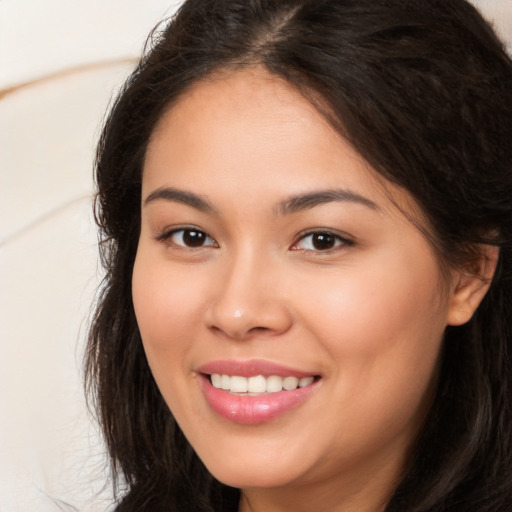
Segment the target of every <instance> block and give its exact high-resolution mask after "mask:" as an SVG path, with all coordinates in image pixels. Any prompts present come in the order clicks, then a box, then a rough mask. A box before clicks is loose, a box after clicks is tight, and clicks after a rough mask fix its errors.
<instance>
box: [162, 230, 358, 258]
mask: <svg viewBox="0 0 512 512" xmlns="http://www.w3.org/2000/svg"><path fill="white" fill-rule="evenodd" d="M178 233H182V235H181V237H182V242H183V243H177V242H176V241H174V240H173V237H174V236H176V235H177V234H178ZM187 233H188V234H190V235H192V236H194V235H193V234H195V235H196V236H197V235H198V238H197V240H198V241H199V242H201V241H210V242H211V243H208V244H200V245H195V246H194V245H193V244H192V245H187V244H186V243H185V242H184V241H183V237H184V236H186V234H187ZM315 236H317V237H319V239H317V242H318V241H320V243H323V242H327V243H328V244H329V243H331V242H332V243H334V245H333V246H332V247H327V248H318V247H316V248H315V247H314V244H315V241H314V240H313V239H312V241H311V244H310V245H311V246H313V247H307V248H301V247H298V246H299V244H300V243H301V242H303V241H305V240H307V239H308V238H313V237H315ZM322 237H325V239H324V240H323V241H322ZM155 240H157V241H158V242H163V243H166V244H167V245H173V246H176V247H178V248H184V249H202V248H204V247H214V248H218V247H219V244H218V243H217V242H216V241H215V240H214V239H213V238H211V237H210V236H209V235H208V233H206V232H205V231H203V230H201V229H198V228H195V227H182V228H177V229H172V230H170V231H165V232H163V233H162V234H161V235H158V236H157V237H156V238H155ZM353 245H354V242H353V241H352V240H350V239H348V238H346V237H344V236H341V235H340V234H337V233H335V232H333V231H329V230H321V229H320V230H316V231H308V232H306V233H302V234H301V235H299V237H298V238H297V240H296V241H295V242H293V244H292V246H291V248H290V250H293V251H308V252H317V253H330V252H334V251H336V250H339V249H341V248H344V247H351V246H353Z"/></svg>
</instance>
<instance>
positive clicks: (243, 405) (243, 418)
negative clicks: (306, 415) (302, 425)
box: [198, 361, 318, 425]
mask: <svg viewBox="0 0 512 512" xmlns="http://www.w3.org/2000/svg"><path fill="white" fill-rule="evenodd" d="M198 372H199V373H200V374H202V375H200V378H199V380H200V383H201V387H202V391H203V393H204V396H205V398H206V401H207V402H208V404H209V405H210V407H211V408H212V409H213V411H215V412H216V413H217V414H218V415H219V416H221V417H223V418H225V419H227V420H229V421H232V422H234V423H239V424H244V425H251V424H258V423H264V422H267V421H270V420H273V419H274V418H277V417H278V416H282V415H284V414H285V413H287V412H288V411H290V410H291V409H294V408H295V407H297V406H299V405H301V404H302V403H304V402H305V401H306V400H307V399H308V398H309V396H310V395H311V394H312V393H313V392H314V391H315V390H316V389H317V387H318V381H316V382H313V384H311V385H309V386H306V387H304V388H297V389H295V390H293V391H280V392H278V393H269V394H265V395H259V396H246V395H236V394H231V393H229V392H228V391H224V390H222V389H217V388H214V387H213V386H212V384H211V382H210V378H209V375H211V374H212V373H219V374H225V375H240V376H242V377H250V376H253V375H264V376H270V375H278V376H281V377H286V376H294V377H298V378H300V377H309V376H311V375H312V374H311V373H305V372H302V371H298V370H294V369H291V368H287V367H284V366H281V365H276V364H274V363H270V362H266V361H247V362H239V361H215V362H212V363H208V364H206V365H204V366H201V367H200V368H199V369H198Z"/></svg>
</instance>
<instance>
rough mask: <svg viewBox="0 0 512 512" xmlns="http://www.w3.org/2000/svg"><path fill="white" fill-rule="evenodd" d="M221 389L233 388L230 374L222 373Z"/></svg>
mask: <svg viewBox="0 0 512 512" xmlns="http://www.w3.org/2000/svg"><path fill="white" fill-rule="evenodd" d="M220 387H221V389H225V390H226V391H229V390H230V389H231V377H230V376H229V375H222V376H221V379H220Z"/></svg>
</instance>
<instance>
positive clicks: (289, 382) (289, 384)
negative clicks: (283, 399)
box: [283, 377, 299, 391]
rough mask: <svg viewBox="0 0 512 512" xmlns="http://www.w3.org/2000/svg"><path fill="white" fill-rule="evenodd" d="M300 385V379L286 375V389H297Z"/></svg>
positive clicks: (284, 382) (284, 380) (284, 384)
mask: <svg viewBox="0 0 512 512" xmlns="http://www.w3.org/2000/svg"><path fill="white" fill-rule="evenodd" d="M298 385H299V379H298V378H297V377H286V378H284V379H283V388H284V389H286V391H292V390H293V389H297V386H298Z"/></svg>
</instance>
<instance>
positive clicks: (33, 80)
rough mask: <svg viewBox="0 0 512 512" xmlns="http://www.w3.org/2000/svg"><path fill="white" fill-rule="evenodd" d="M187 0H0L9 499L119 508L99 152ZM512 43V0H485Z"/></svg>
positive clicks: (3, 447)
mask: <svg viewBox="0 0 512 512" xmlns="http://www.w3.org/2000/svg"><path fill="white" fill-rule="evenodd" d="M179 3H180V2H179V1H178V0H175V1H172V0H165V1H163V0H151V1H143V0H109V1H108V2H105V1H100V0H92V1H91V0H89V1H87V2H85V1H83V0H82V1H80V0H45V1H41V0H0V155H1V158H0V512H34V511H37V512H47V511H48V512H50V511H58V510H78V511H80V512H100V511H101V512H104V511H106V510H111V509H112V504H111V501H112V492H111V489H110V482H109V479H108V468H107V467H106V459H105V456H104V447H103V445H102V443H101V438H100V436H99V433H98V428H97V426H96V424H95V422H94V419H93V418H92V417H91V415H90V414H89V412H88V411H87V408H86V404H85V399H84V393H83V390H82V357H83V346H84V340H85V335H86V331H87V325H88V321H89V316H90V309H91V304H92V303H93V300H94V293H95V290H96V288H97V286H98V284H99V282H100V279H101V269H100V268H99V266H98V263H97V248H96V241H97V239H96V232H95V228H94V225H93V221H92V216H91V205H92V202H91V201H92V196H93V182H92V160H93V153H94V146H95V142H96V140H97V138H98V135H99V132H100V128H101V124H102V120H103V118H104V114H105V111H106V110H107V109H108V106H109V103H110V101H111V99H112V97H113V94H115V91H116V90H117V89H118V88H119V87H120V85H121V84H122V83H123V81H124V79H125V78H126V77H127V75H128V73H129V72H130V70H131V69H132V68H133V66H134V65H135V63H136V61H137V58H138V56H140V54H141V51H142V48H143V44H144V41H145V39H146V36H147V34H148V33H149V31H150V29H151V28H152V27H154V26H155V25H156V23H157V22H158V21H159V20H161V19H163V18H166V17H169V16H170V15H172V13H173V12H174V11H175V9H176V8H177V6H178V5H179ZM473 3H475V4H476V5H477V6H478V7H479V8H480V9H481V11H482V12H483V13H484V15H485V16H486V17H487V18H488V19H489V20H490V21H492V23H493V24H494V26H495V29H496V30H497V32H498V33H499V34H500V35H501V37H502V39H503V40H505V41H507V44H508V48H509V51H510V52H511V53H512V0H474V2H473Z"/></svg>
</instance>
